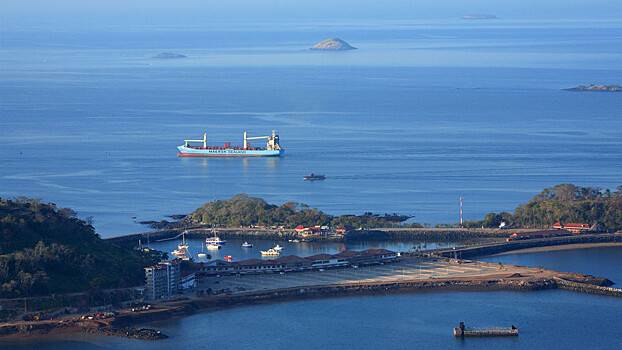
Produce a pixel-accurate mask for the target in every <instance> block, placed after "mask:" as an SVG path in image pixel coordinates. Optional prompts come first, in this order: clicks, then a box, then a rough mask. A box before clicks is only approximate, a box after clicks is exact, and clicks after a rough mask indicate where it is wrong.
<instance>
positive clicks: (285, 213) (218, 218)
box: [189, 194, 409, 228]
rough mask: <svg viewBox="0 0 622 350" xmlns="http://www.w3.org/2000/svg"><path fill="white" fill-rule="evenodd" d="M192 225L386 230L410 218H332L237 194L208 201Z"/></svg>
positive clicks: (370, 215) (368, 215)
mask: <svg viewBox="0 0 622 350" xmlns="http://www.w3.org/2000/svg"><path fill="white" fill-rule="evenodd" d="M189 218H190V220H191V221H192V222H193V223H201V224H208V225H215V226H227V227H239V226H251V225H261V226H273V225H277V226H285V227H288V228H293V227H295V226H297V225H303V226H313V225H331V226H352V227H368V228H371V227H387V226H393V225H396V224H399V223H401V222H403V221H405V220H407V219H409V217H408V216H404V215H398V214H384V215H377V214H373V213H365V214H363V215H342V216H333V215H329V214H326V213H324V212H322V211H321V210H318V209H315V208H311V207H309V206H308V205H306V204H301V203H295V202H287V203H284V204H283V205H281V206H277V205H273V204H268V203H267V202H266V201H265V200H263V199H261V198H255V197H250V196H248V195H246V194H238V195H236V196H233V197H231V198H230V199H228V200H216V201H213V202H208V203H206V204H205V205H203V206H202V207H201V208H199V209H197V210H196V211H194V212H193V213H192V214H190V215H189Z"/></svg>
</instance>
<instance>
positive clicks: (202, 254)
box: [197, 244, 207, 259]
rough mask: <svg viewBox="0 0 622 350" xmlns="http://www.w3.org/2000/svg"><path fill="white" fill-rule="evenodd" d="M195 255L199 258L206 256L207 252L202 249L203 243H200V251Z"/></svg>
mask: <svg viewBox="0 0 622 350" xmlns="http://www.w3.org/2000/svg"><path fill="white" fill-rule="evenodd" d="M197 256H198V257H199V258H201V259H205V258H207V253H205V252H204V251H203V244H201V252H200V253H198V254H197Z"/></svg>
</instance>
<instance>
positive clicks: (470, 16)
mask: <svg viewBox="0 0 622 350" xmlns="http://www.w3.org/2000/svg"><path fill="white" fill-rule="evenodd" d="M498 18H499V17H497V16H495V15H487V14H474V15H464V16H462V19H498Z"/></svg>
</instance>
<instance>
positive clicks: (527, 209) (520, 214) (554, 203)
mask: <svg viewBox="0 0 622 350" xmlns="http://www.w3.org/2000/svg"><path fill="white" fill-rule="evenodd" d="M501 222H505V223H506V225H507V226H509V227H521V228H548V227H551V225H553V224H554V223H556V222H561V223H562V224H563V223H570V222H576V223H586V224H589V225H595V227H596V228H597V229H598V230H602V231H617V230H621V229H622V186H619V187H618V188H617V190H615V191H611V190H609V189H600V188H595V187H581V186H576V185H573V184H559V185H556V186H553V187H551V188H546V189H544V190H543V191H542V192H540V193H539V194H537V195H536V196H534V197H533V198H532V199H530V200H529V201H528V202H527V203H525V204H523V205H520V206H519V207H517V208H516V209H515V210H514V213H509V212H501V213H494V212H493V213H488V214H486V216H485V217H484V219H483V220H481V221H470V222H466V223H465V226H466V227H499V225H500V224H501Z"/></svg>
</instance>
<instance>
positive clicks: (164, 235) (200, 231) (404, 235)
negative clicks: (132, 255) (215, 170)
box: [106, 225, 535, 246]
mask: <svg viewBox="0 0 622 350" xmlns="http://www.w3.org/2000/svg"><path fill="white" fill-rule="evenodd" d="M183 231H186V232H187V237H190V238H191V237H198V238H201V237H207V236H210V235H212V234H217V235H218V236H220V237H221V238H225V239H228V238H239V239H272V240H287V239H305V240H309V241H357V240H378V241H383V240H415V241H434V242H445V241H446V242H456V241H467V240H476V241H479V242H481V241H483V240H500V239H504V238H506V237H508V236H509V235H510V234H511V233H513V232H521V233H526V232H533V231H535V230H533V229H521V230H512V231H511V232H510V231H509V230H500V229H477V228H473V229H472V228H377V229H370V230H353V231H349V232H348V233H346V234H345V235H344V236H328V237H304V236H302V235H300V234H298V233H296V232H295V231H294V230H292V229H269V228H247V227H239V228H235V227H232V228H216V229H213V228H211V227H207V226H201V225H197V226H191V227H184V228H171V229H162V230H153V231H147V232H140V233H133V234H128V235H122V236H116V237H111V238H107V239H106V240H107V241H109V242H112V243H116V244H120V245H131V246H135V245H137V244H138V242H139V241H141V242H142V243H146V242H147V241H151V242H155V241H158V240H167V239H171V238H174V237H176V236H178V235H179V234H181V233H182V232H183Z"/></svg>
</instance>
